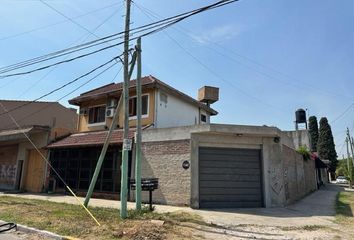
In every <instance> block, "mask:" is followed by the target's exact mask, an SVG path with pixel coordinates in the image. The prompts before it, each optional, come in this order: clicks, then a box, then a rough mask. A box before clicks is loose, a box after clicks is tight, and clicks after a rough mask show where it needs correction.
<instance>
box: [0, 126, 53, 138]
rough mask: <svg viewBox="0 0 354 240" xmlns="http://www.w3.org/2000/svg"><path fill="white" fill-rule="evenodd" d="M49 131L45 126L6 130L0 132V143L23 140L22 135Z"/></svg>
mask: <svg viewBox="0 0 354 240" xmlns="http://www.w3.org/2000/svg"><path fill="white" fill-rule="evenodd" d="M46 131H49V128H48V127H45V126H30V127H25V128H21V129H8V130H1V131H0V141H10V140H19V139H25V138H26V137H25V135H24V134H31V133H38V132H46Z"/></svg>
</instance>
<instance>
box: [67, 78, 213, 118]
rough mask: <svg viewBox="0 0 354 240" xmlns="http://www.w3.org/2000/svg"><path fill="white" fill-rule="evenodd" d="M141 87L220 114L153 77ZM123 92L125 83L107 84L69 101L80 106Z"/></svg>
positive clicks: (145, 79) (132, 83)
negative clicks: (161, 90) (167, 94)
mask: <svg viewBox="0 0 354 240" xmlns="http://www.w3.org/2000/svg"><path fill="white" fill-rule="evenodd" d="M135 86H136V80H131V81H130V82H129V88H135ZM141 86H142V88H145V89H146V88H160V89H163V90H165V91H167V92H169V93H170V94H172V95H174V96H176V97H179V98H181V99H183V100H184V101H186V102H189V103H191V104H193V105H195V106H197V107H200V108H202V109H204V110H205V111H207V112H209V113H210V114H211V115H216V114H218V112H217V111H215V110H214V109H212V108H210V107H209V106H207V105H206V104H204V103H201V102H199V101H197V100H196V99H194V98H192V97H191V96H188V95H187V94H185V93H183V92H181V91H178V90H177V89H175V88H173V87H171V86H170V85H168V84H166V83H164V82H162V81H160V80H159V79H157V78H155V77H153V76H151V75H150V76H145V77H142V78H141ZM122 90H123V82H121V83H111V84H107V85H104V86H102V87H99V88H96V89H93V90H91V91H88V92H84V93H82V94H80V96H78V97H75V98H73V99H71V100H69V103H70V104H73V105H77V106H79V105H80V103H81V102H83V101H86V100H91V99H95V98H100V97H102V96H110V95H113V94H117V93H120V92H122Z"/></svg>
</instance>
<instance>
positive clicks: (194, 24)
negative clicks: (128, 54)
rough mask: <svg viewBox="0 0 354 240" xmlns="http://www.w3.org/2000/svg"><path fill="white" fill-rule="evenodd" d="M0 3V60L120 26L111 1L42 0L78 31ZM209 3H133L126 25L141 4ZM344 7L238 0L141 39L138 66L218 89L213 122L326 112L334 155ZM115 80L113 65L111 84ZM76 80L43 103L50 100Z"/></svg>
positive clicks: (28, 3) (181, 5)
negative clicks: (141, 52) (299, 111)
mask: <svg viewBox="0 0 354 240" xmlns="http://www.w3.org/2000/svg"><path fill="white" fill-rule="evenodd" d="M0 1H1V8H0V29H1V30H0V53H1V55H0V56H1V57H0V66H7V65H9V64H13V63H16V62H18V61H22V60H26V59H28V58H32V57H36V56H40V55H42V54H45V53H49V52H52V51H56V50H60V49H62V48H66V47H69V46H73V45H75V44H79V43H81V42H83V41H89V40H93V39H95V38H96V37H95V36H93V35H92V34H89V33H88V32H87V31H86V30H85V29H84V28H86V29H89V30H90V31H94V34H95V35H97V36H101V37H102V36H105V35H108V34H112V33H116V32H119V31H122V30H123V21H124V16H123V15H124V7H123V2H122V1H119V0H100V1H94V0H50V1H49V0H48V1H46V2H47V3H49V4H50V5H51V6H52V7H54V8H55V9H57V10H58V11H60V12H62V13H64V14H65V15H66V16H67V17H69V18H72V19H73V20H74V21H76V22H77V23H78V24H80V25H82V26H83V27H84V28H82V27H79V26H78V25H77V24H74V23H72V22H71V21H68V20H67V19H66V18H65V17H63V16H62V15H60V14H58V13H57V12H55V11H54V10H53V9H51V8H49V7H48V6H46V5H45V4H43V3H42V2H40V1H38V0H33V1H32V0H0ZM215 1H216V0H214V1H210V0H208V1H206V0H194V1H190V0H150V1H148V0H135V2H136V3H137V5H133V7H132V26H140V25H142V24H145V23H148V22H151V21H152V20H151V19H149V18H148V16H146V14H147V12H148V11H150V12H153V13H155V14H156V16H160V17H168V16H172V15H175V14H178V13H180V12H183V11H187V10H191V9H193V8H197V7H200V6H203V5H206V4H209V3H212V2H215ZM139 7H140V8H139ZM141 8H142V9H145V10H144V12H143V11H141ZM146 9H147V10H146ZM353 9H354V2H353V1H351V0H341V1H333V0H312V1H307V0H299V1H284V0H258V1H257V0H253V1H252V0H241V1H239V2H236V3H233V4H232V5H228V6H226V7H223V8H220V9H216V10H212V11H209V12H205V13H203V14H200V15H198V16H194V17H192V18H190V19H187V20H186V21H184V22H182V23H179V24H178V25H176V27H174V28H169V29H168V30H166V31H164V32H160V33H157V34H155V35H153V36H149V37H147V38H144V39H143V73H144V75H149V74H151V75H154V76H155V77H157V78H159V79H161V80H162V81H165V82H166V83H168V84H170V85H172V86H173V87H175V88H177V89H179V90H181V91H183V92H185V93H187V94H189V95H191V96H193V97H196V94H197V90H198V88H199V87H201V86H203V85H212V86H217V87H219V88H220V100H219V102H217V103H215V104H213V107H214V108H215V109H216V110H217V111H218V112H219V115H218V116H216V117H214V118H213V121H214V122H217V123H232V124H248V125H273V126H277V127H279V128H280V129H283V130H292V129H294V123H293V122H294V112H295V110H296V109H297V108H307V109H308V111H309V114H310V115H316V116H317V117H318V119H320V118H321V117H322V116H327V117H328V119H329V122H330V123H331V125H332V130H333V133H334V136H335V141H336V145H337V151H338V155H340V156H341V153H344V151H343V150H344V148H343V143H344V137H345V128H346V127H347V126H348V127H349V128H350V129H353V134H354V121H353V117H354V106H352V107H351V108H350V109H349V110H348V111H347V112H345V110H346V109H348V107H349V106H350V105H351V104H352V103H353V102H354V81H353V77H354V58H353V56H354V44H353V43H354V28H353V22H354V14H353ZM87 13H88V14H87ZM82 15H83V16H82ZM150 18H151V15H150ZM102 23H104V24H102ZM100 25H101V26H100ZM35 29H37V30H35ZM34 30H35V31H34ZM120 53H121V48H115V49H111V50H108V51H105V52H102V53H100V54H97V55H95V56H92V57H88V58H86V59H83V60H78V61H75V62H72V63H68V64H65V65H61V66H59V67H57V68H54V69H53V70H50V69H47V70H44V71H41V72H38V73H35V74H31V75H26V76H23V77H20V78H17V77H14V78H11V79H10V78H8V79H0V93H1V98H2V99H26V100H31V99H34V98H36V97H38V96H40V95H42V94H44V93H46V92H48V91H50V90H52V89H54V88H55V87H58V86H60V85H62V84H64V83H65V82H68V81H70V80H72V79H73V78H75V77H77V76H79V75H81V74H83V73H85V72H87V71H89V70H91V69H92V68H94V67H96V66H98V65H100V64H101V63H103V62H105V61H107V60H109V59H110V58H112V57H113V56H115V55H117V54H120ZM60 59H63V58H60ZM119 69H120V66H115V67H114V68H112V69H111V70H110V71H108V72H107V73H105V74H104V75H102V76H101V77H99V78H97V79H95V80H94V81H93V82H91V83H90V84H88V85H87V86H85V87H83V88H81V89H80V90H78V91H77V92H75V93H73V94H71V95H70V96H68V97H66V98H65V99H63V100H62V101H61V103H62V104H64V105H66V106H68V103H67V100H68V99H70V98H72V97H75V96H76V95H78V94H79V93H80V92H83V91H87V90H89V89H92V88H95V87H98V86H100V85H104V84H107V83H110V82H112V81H113V80H114V76H115V75H116V74H117V73H118V71H119ZM121 79H122V72H121V73H119V75H118V76H117V78H116V79H115V80H114V81H116V82H117V81H118V82H119V81H121ZM83 82H84V80H83V81H80V82H78V83H76V84H75V85H72V86H70V87H67V88H65V89H63V90H62V91H60V92H58V93H56V94H53V95H51V96H49V97H47V98H46V99H45V100H50V101H53V100H57V99H59V98H60V97H62V96H63V95H65V94H66V93H68V92H70V91H71V90H72V89H74V88H75V87H77V86H79V85H80V84H81V83H83ZM343 113H345V114H343ZM338 117H340V118H338ZM336 119H337V120H336ZM334 120H335V121H334ZM333 121H334V122H333Z"/></svg>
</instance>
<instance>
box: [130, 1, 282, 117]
mask: <svg viewBox="0 0 354 240" xmlns="http://www.w3.org/2000/svg"><path fill="white" fill-rule="evenodd" d="M133 3H134V4H135V5H136V7H137V8H139V9H140V11H142V12H143V13H144V14H145V15H146V14H147V13H146V12H145V11H144V10H143V9H142V8H140V6H139V5H138V4H137V3H135V2H133ZM146 16H147V17H148V18H150V17H149V16H148V15H146ZM155 18H156V17H155ZM150 19H151V18H150ZM164 33H165V34H166V36H167V37H168V38H169V39H170V40H171V41H173V42H174V43H175V44H176V45H177V46H178V47H180V48H181V49H182V50H183V51H184V52H185V53H186V54H187V55H189V56H190V57H191V58H192V59H194V60H195V61H196V62H197V63H198V64H199V65H200V66H202V67H203V68H204V69H206V70H207V71H208V72H210V73H211V74H212V75H214V76H215V77H216V78H218V79H219V80H221V81H223V82H225V83H227V84H229V85H231V86H232V87H233V88H235V89H236V90H237V91H239V92H241V93H242V94H244V95H246V96H248V97H249V98H252V99H254V100H256V101H258V102H261V103H263V104H264V105H267V106H268V107H271V108H276V109H278V110H281V111H282V110H283V109H282V108H279V107H277V106H274V105H272V104H270V103H267V102H265V101H264V100H262V99H260V98H258V97H256V96H253V95H251V94H249V93H248V92H246V91H244V90H242V89H240V88H238V87H236V86H235V85H234V84H233V83H232V82H230V81H227V80H226V79H225V78H223V77H222V76H221V75H220V74H218V73H217V72H215V71H214V70H212V69H211V68H210V67H208V66H207V65H206V64H205V63H203V62H202V61H201V60H200V59H199V58H198V57H196V56H195V55H193V54H192V53H191V52H190V51H188V50H187V49H186V48H184V47H183V46H182V45H181V44H180V43H179V42H178V41H177V40H176V39H174V38H173V37H172V36H171V35H170V34H168V33H167V32H164Z"/></svg>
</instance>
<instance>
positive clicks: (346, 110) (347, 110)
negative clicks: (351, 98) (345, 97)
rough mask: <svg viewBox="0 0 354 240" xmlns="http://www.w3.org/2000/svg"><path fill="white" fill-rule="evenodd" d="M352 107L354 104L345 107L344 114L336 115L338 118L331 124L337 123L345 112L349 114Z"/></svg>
mask: <svg viewBox="0 0 354 240" xmlns="http://www.w3.org/2000/svg"><path fill="white" fill-rule="evenodd" d="M353 106H354V103H351V104H350V105H349V107H347V108H346V109H345V110H344V112H342V113H341V114H339V115H338V117H336V118H335V119H334V120H333V121H332V122H331V124H333V123H335V122H336V121H338V120H339V119H340V118H342V117H343V116H344V115H345V114H346V113H347V112H349V110H350V109H351V108H352V107H353Z"/></svg>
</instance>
